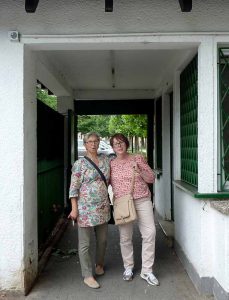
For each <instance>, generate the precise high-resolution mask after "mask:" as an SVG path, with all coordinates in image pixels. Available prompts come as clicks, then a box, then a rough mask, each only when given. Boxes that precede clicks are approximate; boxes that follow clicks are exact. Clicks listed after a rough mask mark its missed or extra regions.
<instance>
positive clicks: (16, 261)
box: [0, 32, 37, 289]
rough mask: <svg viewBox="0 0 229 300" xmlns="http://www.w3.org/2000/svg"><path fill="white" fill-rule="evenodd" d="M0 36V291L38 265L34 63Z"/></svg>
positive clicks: (18, 284)
mask: <svg viewBox="0 0 229 300" xmlns="http://www.w3.org/2000/svg"><path fill="white" fill-rule="evenodd" d="M0 39H1V44H0V61H1V68H0V90H1V95H0V107H1V118H0V136H1V147H0V165H1V168H0V182H1V188H0V202H1V210H0V222H1V226H0V227H1V231H0V240H1V247H0V289H12V288H14V289H23V288H24V286H26V284H27V281H28V280H33V278H34V273H35V272H36V266H37V242H36V232H37V231H36V230H37V229H36V227H37V214H36V138H35V132H36V114H35V112H36V110H35V108H36V105H35V103H36V101H35V89H34V91H32V90H31V86H32V84H33V83H34V75H33V74H34V63H33V59H32V56H31V55H30V54H29V53H27V52H25V51H24V46H23V45H21V44H19V43H11V42H9V40H8V37H7V33H6V32H0ZM24 71H25V72H24ZM25 229H26V231H25ZM25 267H26V268H27V270H26V271H25ZM24 272H25V274H24ZM24 275H25V282H24ZM27 276H29V277H30V279H29V278H28V277H27Z"/></svg>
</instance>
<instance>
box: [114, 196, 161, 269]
mask: <svg viewBox="0 0 229 300" xmlns="http://www.w3.org/2000/svg"><path fill="white" fill-rule="evenodd" d="M134 203H135V208H136V212H137V217H138V219H137V223H138V227H139V230H140V232H141V236H142V270H141V272H142V273H149V272H152V268H153V264H154V256H155V237H156V229H155V223H154V215H153V205H152V201H151V198H141V199H136V200H134ZM133 225H134V223H133V222H132V223H128V224H124V225H119V233H120V247H121V253H122V259H123V264H124V268H134V252H133V242H132V236H133Z"/></svg>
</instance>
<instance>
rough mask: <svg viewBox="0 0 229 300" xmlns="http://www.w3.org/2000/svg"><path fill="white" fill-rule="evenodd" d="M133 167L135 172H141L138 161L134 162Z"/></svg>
mask: <svg viewBox="0 0 229 300" xmlns="http://www.w3.org/2000/svg"><path fill="white" fill-rule="evenodd" d="M132 168H133V169H134V172H135V173H138V174H140V173H141V170H140V169H139V167H138V164H137V163H136V161H135V162H133V164H132Z"/></svg>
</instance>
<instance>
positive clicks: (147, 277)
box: [140, 273, 159, 285]
mask: <svg viewBox="0 0 229 300" xmlns="http://www.w3.org/2000/svg"><path fill="white" fill-rule="evenodd" d="M140 276H141V278H142V279H145V280H146V281H147V282H148V284H151V285H159V281H158V280H157V278H156V277H155V276H154V274H153V273H146V274H142V273H141V274H140Z"/></svg>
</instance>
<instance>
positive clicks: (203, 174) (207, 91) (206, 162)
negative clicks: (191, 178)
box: [198, 36, 218, 193]
mask: <svg viewBox="0 0 229 300" xmlns="http://www.w3.org/2000/svg"><path fill="white" fill-rule="evenodd" d="M215 78H217V47H216V44H215V42H214V37H210V36H209V37H205V38H204V40H203V41H202V43H201V44H200V46H199V49H198V192H199V193H216V192H217V131H216V128H217V125H216V124H217V103H218V99H217V94H216V93H215V90H216V89H217V85H216V80H214V79H215Z"/></svg>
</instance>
